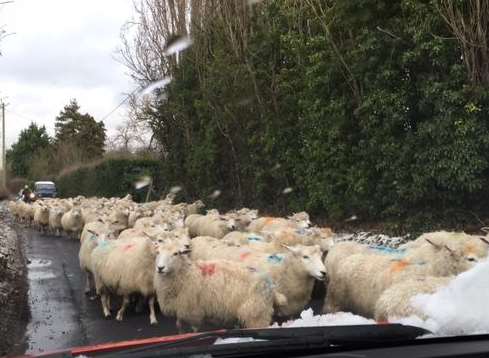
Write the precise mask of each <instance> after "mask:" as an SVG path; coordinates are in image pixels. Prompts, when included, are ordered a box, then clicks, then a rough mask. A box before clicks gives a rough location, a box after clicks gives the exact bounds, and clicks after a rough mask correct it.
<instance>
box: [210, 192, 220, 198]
mask: <svg viewBox="0 0 489 358" xmlns="http://www.w3.org/2000/svg"><path fill="white" fill-rule="evenodd" d="M219 195H221V191H220V190H214V191H213V193H212V194H211V195H209V198H210V199H217V198H218V197H219Z"/></svg>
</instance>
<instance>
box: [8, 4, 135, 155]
mask: <svg viewBox="0 0 489 358" xmlns="http://www.w3.org/2000/svg"><path fill="white" fill-rule="evenodd" d="M132 14H133V8H132V0H15V1H14V3H11V4H7V5H0V24H4V25H5V27H6V30H7V31H8V32H14V33H15V34H14V35H12V36H9V37H7V38H6V39H5V40H4V41H3V42H2V43H1V44H0V47H1V49H2V53H3V56H2V57H0V97H2V98H5V100H6V102H7V103H9V106H8V107H7V131H6V134H7V143H8V144H9V145H10V144H11V143H12V142H13V141H15V140H16V138H17V136H18V134H19V132H20V130H22V129H23V128H25V127H27V126H28V125H29V123H30V122H31V121H35V122H36V123H38V124H44V125H46V127H47V129H48V131H49V132H50V133H51V134H52V133H53V131H54V118H55V117H56V115H57V114H58V113H59V111H60V110H62V109H63V106H64V105H66V104H67V103H68V102H69V100H70V99H71V98H76V99H77V100H78V103H79V104H80V106H81V111H82V112H88V113H90V114H92V115H93V116H94V117H95V118H96V119H97V120H100V119H102V117H103V116H104V115H105V114H107V113H108V112H110V111H111V110H112V109H113V108H114V107H115V106H117V104H118V103H119V102H120V101H121V100H122V99H123V98H124V95H123V94H124V93H128V92H131V91H132V89H133V84H132V83H131V80H130V79H129V77H128V76H127V74H126V69H125V67H124V66H123V65H121V64H119V63H118V62H117V61H116V60H115V59H114V58H115V56H116V50H117V48H118V46H119V44H120V40H119V34H120V28H121V26H122V25H123V24H124V22H125V21H127V20H128V19H129V18H130V17H131V16H132ZM124 114H125V108H124V107H123V108H121V109H120V110H118V111H117V112H115V113H114V114H113V115H111V116H110V117H109V118H108V119H107V120H106V121H105V124H106V127H107V128H108V129H109V132H112V131H113V129H114V128H115V127H116V126H117V125H118V124H120V123H121V122H122V121H123V118H124Z"/></svg>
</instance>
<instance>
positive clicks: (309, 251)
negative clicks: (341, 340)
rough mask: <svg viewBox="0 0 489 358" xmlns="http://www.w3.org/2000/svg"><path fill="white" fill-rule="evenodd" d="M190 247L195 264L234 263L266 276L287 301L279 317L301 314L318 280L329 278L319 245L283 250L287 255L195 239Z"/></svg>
mask: <svg viewBox="0 0 489 358" xmlns="http://www.w3.org/2000/svg"><path fill="white" fill-rule="evenodd" d="M191 245H192V259H193V260H214V259H225V260H231V261H233V262H240V263H243V264H245V265H247V266H249V267H251V268H253V269H256V270H257V271H258V272H261V273H263V274H267V275H268V276H269V277H270V279H271V280H272V281H273V282H274V284H275V285H276V287H277V290H278V291H279V292H281V293H282V294H284V295H285V297H286V298H287V304H286V305H282V306H280V307H279V308H278V310H277V314H278V315H280V316H292V315H295V314H298V313H300V312H301V311H302V310H303V309H304V306H305V305H306V304H307V303H308V302H309V301H310V299H311V294H312V290H313V288H314V282H315V280H324V279H325V277H326V272H325V271H326V269H325V267H324V264H323V262H322V254H323V253H322V251H321V249H320V247H319V246H317V245H314V246H303V245H297V246H294V247H291V246H284V248H285V250H286V251H287V252H286V253H284V252H282V251H280V252H275V253H273V252H263V251H261V250H257V249H256V248H257V247H259V246H260V244H259V243H256V244H250V245H238V246H235V245H233V244H228V243H226V242H222V241H220V240H218V239H215V238H212V237H196V238H194V239H192V241H191Z"/></svg>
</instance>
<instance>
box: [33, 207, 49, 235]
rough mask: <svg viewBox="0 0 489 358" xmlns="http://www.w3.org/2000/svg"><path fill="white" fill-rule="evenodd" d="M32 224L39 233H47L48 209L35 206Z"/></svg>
mask: <svg viewBox="0 0 489 358" xmlns="http://www.w3.org/2000/svg"><path fill="white" fill-rule="evenodd" d="M33 223H34V225H35V226H36V228H37V229H38V230H39V231H41V232H45V231H47V228H48V225H49V208H48V207H47V206H44V205H43V204H37V205H36V206H35V209H34V218H33Z"/></svg>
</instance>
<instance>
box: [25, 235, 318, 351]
mask: <svg viewBox="0 0 489 358" xmlns="http://www.w3.org/2000/svg"><path fill="white" fill-rule="evenodd" d="M17 233H18V236H19V238H20V240H23V243H24V247H25V254H26V258H27V260H28V265H27V268H28V281H29V300H28V301H29V308H30V313H31V318H30V321H29V323H28V325H27V331H26V335H25V342H24V343H23V345H22V346H23V347H25V349H24V350H25V352H27V353H39V352H45V351H53V350H57V349H61V348H69V347H75V346H82V345H93V344H98V343H106V342H117V341H124V340H131V339H139V338H149V337H158V336H165V335H172V334H176V333H178V332H177V329H176V326H175V321H174V320H173V319H169V318H166V317H163V316H162V315H161V314H160V313H159V312H158V314H157V318H158V321H159V323H158V325H157V326H150V324H149V316H148V312H143V313H136V312H134V311H133V310H128V311H127V313H126V316H125V320H124V321H123V322H118V321H116V320H115V319H109V320H107V319H104V318H103V316H102V308H101V306H100V302H99V300H95V301H91V300H90V299H89V298H88V297H86V296H85V295H84V294H83V289H84V283H85V282H84V277H83V275H82V274H81V271H80V267H79V264H78V249H79V245H80V244H79V242H78V241H76V240H73V239H69V238H66V237H54V236H50V235H41V234H40V233H38V232H37V231H34V230H31V229H18V230H17ZM323 286H324V285H323V284H319V285H317V287H316V289H315V294H313V296H316V297H323V295H324V289H321V287H323ZM318 287H319V289H318ZM316 291H317V292H316ZM313 303H314V304H313V305H312V306H313V309H314V311H315V312H316V313H318V312H319V311H320V309H321V306H322V299H318V298H316V299H314V300H313ZM117 306H118V304H117V302H116V303H115V304H113V308H114V307H117ZM212 328H218V327H207V328H203V330H205V329H212ZM19 353H22V352H19Z"/></svg>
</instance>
